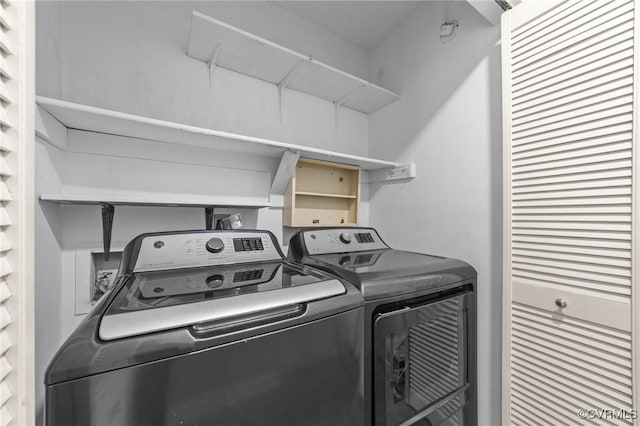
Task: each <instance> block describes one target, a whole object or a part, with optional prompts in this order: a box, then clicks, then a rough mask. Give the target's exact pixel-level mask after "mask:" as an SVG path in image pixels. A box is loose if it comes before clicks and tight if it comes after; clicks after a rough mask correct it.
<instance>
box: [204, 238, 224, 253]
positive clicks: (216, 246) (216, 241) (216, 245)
mask: <svg viewBox="0 0 640 426" xmlns="http://www.w3.org/2000/svg"><path fill="white" fill-rule="evenodd" d="M205 248H206V249H207V251H208V252H211V253H220V252H221V251H222V250H224V242H222V240H221V239H220V238H218V237H213V238H211V239H210V240H209V241H207V244H205Z"/></svg>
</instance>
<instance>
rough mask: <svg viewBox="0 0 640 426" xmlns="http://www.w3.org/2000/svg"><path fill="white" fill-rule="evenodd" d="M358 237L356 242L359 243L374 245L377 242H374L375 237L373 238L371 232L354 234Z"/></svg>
mask: <svg viewBox="0 0 640 426" xmlns="http://www.w3.org/2000/svg"><path fill="white" fill-rule="evenodd" d="M354 235H355V237H356V241H357V242H359V243H361V244H362V243H374V242H375V241H374V240H373V237H372V236H371V233H369V232H362V233H357V234H354Z"/></svg>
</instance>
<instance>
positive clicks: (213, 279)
mask: <svg viewBox="0 0 640 426" xmlns="http://www.w3.org/2000/svg"><path fill="white" fill-rule="evenodd" d="M205 282H206V283H207V286H208V287H209V288H218V287H220V286H221V285H222V284H224V275H217V274H216V275H209V276H208V277H207V279H206V280H205Z"/></svg>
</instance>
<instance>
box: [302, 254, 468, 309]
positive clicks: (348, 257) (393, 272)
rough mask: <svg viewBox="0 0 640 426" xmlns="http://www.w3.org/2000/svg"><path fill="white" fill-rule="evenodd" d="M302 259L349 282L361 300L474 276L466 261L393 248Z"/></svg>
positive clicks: (416, 289) (410, 291) (425, 289)
mask: <svg viewBox="0 0 640 426" xmlns="http://www.w3.org/2000/svg"><path fill="white" fill-rule="evenodd" d="M305 262H306V263H309V264H311V265H313V266H317V267H319V268H321V269H323V270H325V271H328V272H331V273H333V274H335V275H338V276H340V277H342V278H345V279H347V280H348V281H350V282H352V283H353V284H354V285H356V286H357V287H358V288H359V289H360V291H361V292H362V295H363V296H364V298H365V300H371V299H378V298H382V297H390V296H396V295H401V294H410V293H416V292H423V291H427V290H431V289H435V288H438V287H441V286H444V285H449V284H453V283H457V282H460V281H462V280H466V279H473V278H475V277H476V271H475V269H473V267H472V266H470V265H469V264H468V263H466V262H463V261H460V260H457V259H451V258H446V257H440V256H433V255H427V254H421V253H413V252H408V251H403V250H394V249H382V250H371V251H359V252H355V253H332V254H319V255H312V256H308V257H307V258H306V260H305Z"/></svg>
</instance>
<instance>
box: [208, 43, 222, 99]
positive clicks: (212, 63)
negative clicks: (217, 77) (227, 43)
mask: <svg viewBox="0 0 640 426" xmlns="http://www.w3.org/2000/svg"><path fill="white" fill-rule="evenodd" d="M219 54H220V43H218V44H216V47H214V48H213V50H212V51H211V54H210V55H209V59H207V66H208V67H209V89H212V88H213V70H214V69H215V68H217V67H218V64H217V61H218V55H219Z"/></svg>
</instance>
